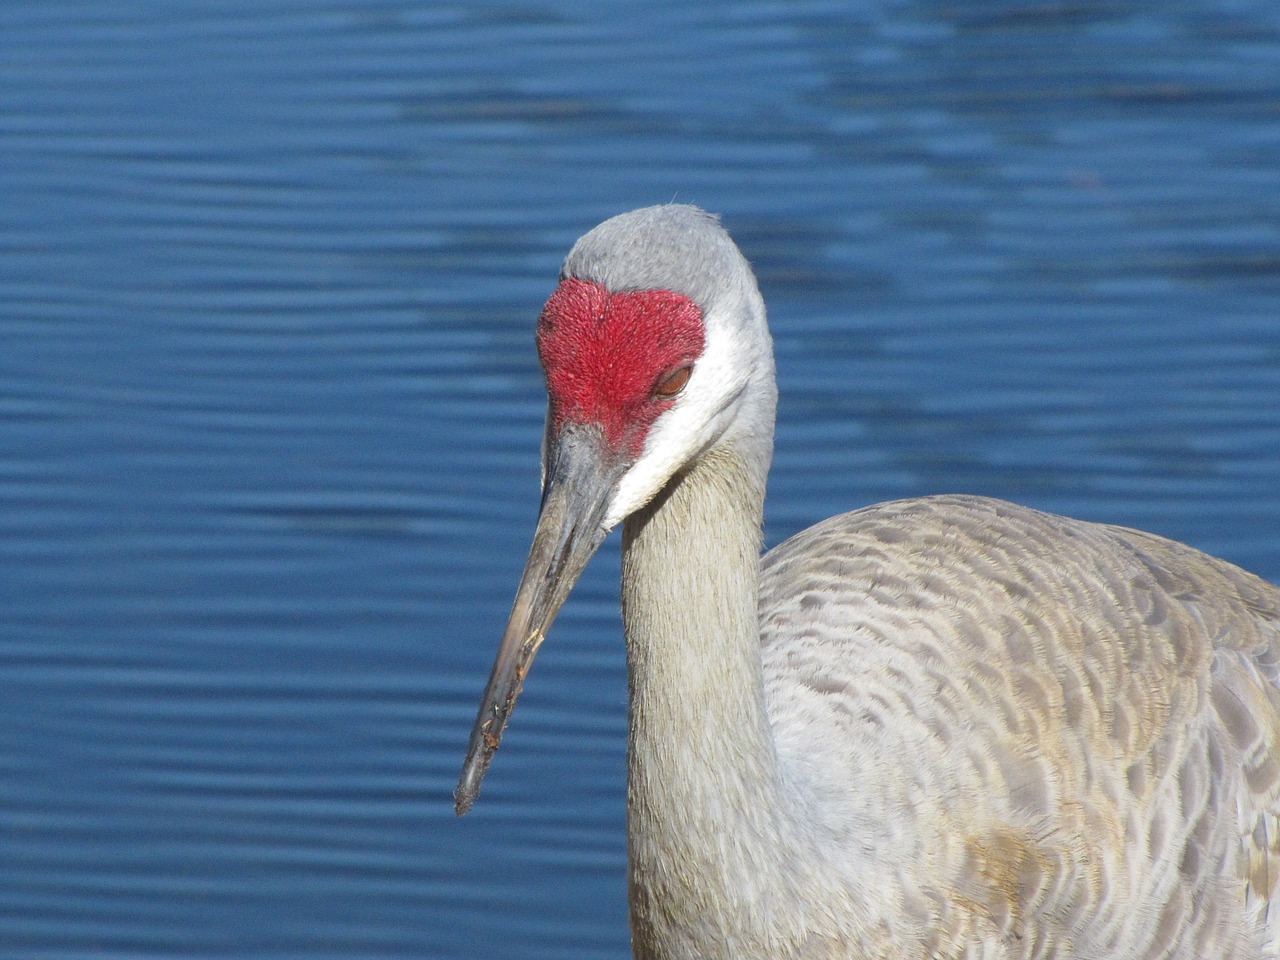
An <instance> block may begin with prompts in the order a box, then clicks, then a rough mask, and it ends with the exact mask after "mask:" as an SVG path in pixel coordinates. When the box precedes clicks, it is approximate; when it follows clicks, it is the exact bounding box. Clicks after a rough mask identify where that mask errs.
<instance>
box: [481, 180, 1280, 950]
mask: <svg viewBox="0 0 1280 960" xmlns="http://www.w3.org/2000/svg"><path fill="white" fill-rule="evenodd" d="M537 345H538V351H539V354H540V356H541V360H542V364H543V367H544V369H545V371H546V379H547V386H548V392H549V397H550V402H549V406H548V414H547V426H546V434H545V440H544V444H543V497H542V506H541V511H540V513H539V517H538V523H537V528H536V532H535V534H534V539H533V546H532V549H531V551H530V554H529V559H528V563H527V565H526V567H525V570H524V574H523V577H522V578H521V581H520V586H519V589H518V591H517V594H516V599H515V603H514V606H513V609H512V612H511V619H510V623H509V625H508V626H507V629H506V632H505V634H504V635H503V638H502V642H501V646H500V649H499V651H498V655H497V660H496V662H495V664H494V667H493V673H492V675H491V676H490V678H489V685H488V688H487V689H486V691H485V694H484V699H483V702H482V704H481V707H480V712H479V716H478V717H477V720H476V726H475V729H474V731H473V733H472V737H471V743H470V748H469V752H468V754H467V759H466V763H465V765H464V767H463V773H462V779H461V781H460V783H459V786H458V791H457V794H456V803H457V811H458V813H459V814H461V813H464V812H465V811H466V810H467V809H468V808H469V807H470V805H471V803H472V801H473V800H474V799H475V796H476V794H477V791H478V789H479V785H480V780H481V778H482V777H483V775H484V771H485V769H486V768H487V766H488V764H489V760H490V759H491V757H492V754H493V752H494V750H495V749H497V746H498V740H499V738H500V736H501V734H502V731H503V728H504V727H505V724H506V721H507V716H508V714H509V712H510V710H511V707H512V704H513V703H514V701H515V698H516V695H517V694H518V692H519V689H520V686H521V683H522V681H523V679H524V677H525V673H526V671H527V669H528V667H529V664H530V662H531V660H532V658H533V655H534V652H535V651H536V650H537V648H538V645H539V644H540V643H541V642H542V639H543V636H544V634H545V633H546V631H547V628H548V627H549V626H550V624H551V621H552V619H553V618H554V616H555V614H556V611H557V610H558V609H559V607H560V605H561V604H562V602H563V601H564V599H565V597H566V595H567V594H568V592H569V590H570V588H571V587H572V586H573V584H574V582H575V581H576V579H577V577H578V575H579V573H580V572H581V570H582V568H583V566H584V565H585V564H586V562H587V560H588V559H589V558H590V556H591V555H592V553H593V552H594V551H595V549H596V547H597V546H598V545H599V544H600V542H601V540H602V539H603V538H604V537H605V535H606V533H607V532H608V531H609V530H610V529H611V528H613V527H614V526H615V525H617V524H618V523H620V522H621V523H622V528H623V529H622V537H623V562H622V611H623V624H624V633H625V642H626V654H627V667H628V674H629V690H630V712H629V713H630V715H629V719H630V736H629V747H628V787H627V847H628V880H629V900H630V913H631V932H632V945H633V950H634V953H635V956H636V957H638V958H645V960H648V958H662V960H676V958H690V960H692V958H705V960H729V958H735V960H744V958H770V960H774V958H809V960H820V958H836V957H839V958H846V957H859V958H862V957H895V958H915V957H920V958H925V957H930V958H933V957H990V958H997V957H998V958H1014V957H1026V958H1032V957H1040V958H1066V957H1072V958H1121V960H1127V958H1156V957H1172V958H1199V960H1203V958H1246V957H1247V958H1258V957H1278V956H1280V904H1278V905H1277V910H1275V911H1271V910H1270V909H1269V905H1270V903H1271V900H1272V898H1273V896H1274V895H1275V892H1276V882H1277V878H1278V877H1280V849H1278V844H1280V827H1278V826H1277V814H1278V813H1280V751H1278V750H1277V746H1278V741H1280V676H1278V664H1280V589H1277V588H1276V587H1275V586H1272V585H1271V584H1269V583H1266V582H1264V581H1263V580H1260V579H1258V578H1257V577H1254V576H1253V575H1251V574H1249V573H1246V572H1244V571H1243V570H1240V569H1239V568H1237V567H1234V566H1232V565H1231V564H1229V563H1226V562H1224V561H1221V560H1217V559H1214V558H1213V557H1209V556H1206V555H1205V554H1203V553H1199V552H1197V551H1196V550H1193V549H1191V548H1190V547H1187V546H1184V545H1182V544H1179V543H1175V542H1173V541H1170V540H1165V539H1162V538H1160V537H1157V536H1153V535H1151V534H1146V533H1140V532H1137V531H1134V530H1128V529H1123V528H1119V527H1114V526H1103V525H1098V524H1093V523H1085V522H1081V521H1076V520H1069V519H1066V518H1063V517H1057V516H1052V515H1049V514H1045V513H1040V512H1037V511H1034V510H1030V509H1027V508H1024V507H1019V506H1015V505H1013V504H1010V503H1005V502H1002V501H999V500H991V499H984V498H979V497H969V496H938V497H928V498H922V499H915V500H904V501H900V502H896V503H886V504H881V505H878V506H872V507H868V508H866V509H862V510H856V511H854V512H852V513H847V514H843V515H841V516H837V517H833V518H831V519H829V520H826V521H824V522H822V523H819V524H818V525H816V526H814V527H811V528H810V529H808V530H805V531H803V532H802V533H799V534H797V535H796V536H794V537H792V538H791V539H790V540H787V541H786V542H785V543H783V544H781V545H780V546H778V547H777V548H775V549H774V550H771V551H770V552H769V553H768V554H767V555H766V556H765V557H764V558H763V559H762V558H761V557H760V542H761V517H762V510H763V503H764V490H765V474H766V472H767V470H768V465H769V460H770V456H771V453H772V446H773V422H774V405H775V398H776V394H775V386H774V369H773V356H772V345H771V341H770V337H769V332H768V328H767V326H766V323H765V308H764V303H763V301H762V299H761V297H760V293H759V290H758V289H757V286H756V282H755V278H754V276H753V274H752V272H751V269H750V267H749V266H748V264H747V262H746V260H745V259H744V258H743V257H742V255H741V253H740V252H739V251H738V248H737V247H736V246H735V245H734V243H733V241H732V240H731V239H730V238H729V236H728V234H727V233H726V232H725V231H724V230H723V229H722V228H721V227H720V225H719V224H718V222H717V221H716V219H715V218H714V217H712V216H710V215H708V214H706V213H704V212H702V211H701V210H698V209H697V208H694V207H689V206H681V205H668V206H659V207H649V208H646V209H642V210H636V211H633V212H631V213H626V214H622V215H621V216H617V217H614V218H612V219H610V220H607V221H605V222H604V223H602V224H600V225H599V226H598V227H596V228H595V229H593V230H591V231H590V232H589V233H587V234H586V235H585V236H583V237H582V238H581V239H580V240H578V242H577V244H575V246H574V247H573V249H572V251H571V252H570V253H569V256H568V258H567V259H566V260H565V263H564V267H563V269H562V271H561V275H560V284H559V286H558V288H557V289H556V290H555V292H554V293H553V294H552V295H551V298H550V300H549V301H548V302H547V304H546V307H545V308H544V309H543V311H542V315H541V317H540V319H539V321H538V328H537Z"/></svg>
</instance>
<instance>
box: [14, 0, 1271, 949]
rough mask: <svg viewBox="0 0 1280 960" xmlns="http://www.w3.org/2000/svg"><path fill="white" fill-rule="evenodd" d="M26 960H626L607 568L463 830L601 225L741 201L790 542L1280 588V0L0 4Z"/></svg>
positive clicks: (772, 510) (549, 660)
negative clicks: (545, 338)
mask: <svg viewBox="0 0 1280 960" xmlns="http://www.w3.org/2000/svg"><path fill="white" fill-rule="evenodd" d="M0 68H2V70H3V73H2V75H3V78H4V82H3V83H2V84H0V305H2V306H0V957H3V958H5V960H8V958H32V960H59V958H90V957H92V958H140V957H155V958H160V957H228V958H273V960H276V958H308V960H313V958H314V960H323V958H330V957H331V958H353V957H378V958H391V957H405V958H410V957H412V958H442V960H447V958H475V957H486V958H489V957H492V958H504V957H510V958H582V960H585V958H621V957H624V956H626V955H627V932H626V906H625V879H624V863H625V852H624V835H623V790H624V771H623V751H624V740H625V708H626V703H625V676H624V668H623V663H622V648H621V642H620V638H619V621H618V613H617V586H616V583H617V576H618V570H617V544H616V540H614V541H611V542H610V543H609V544H607V545H606V547H605V549H604V550H603V551H602V554H601V555H600V556H599V557H597V559H596V561H595V562H594V563H593V565H592V567H591V568H590V569H589V570H588V572H587V574H586V576H585V577H584V578H583V580H582V582H581V584H580V585H579V587H578V589H577V591H576V593H575V595H574V597H573V598H572V599H571V601H570V602H569V604H568V606H567V608H566V609H565V612H564V613H563V614H562V615H561V617H560V618H559V620H558V621H557V623H556V626H555V630H554V631H553V634H552V636H551V638H550V639H549V640H548V642H547V644H546V646H545V648H544V650H543V652H542V654H541V655H540V657H539V660H538V664H537V667H536V669H535V671H534V673H533V676H532V677H531V679H530V682H529V685H528V689H527V690H526V692H525V694H524V696H523V698H522V700H521V705H520V709H519V711H518V712H517V714H516V716H515V719H514V721H513V724H512V727H511V730H510V731H509V734H508V736H507V739H506V741H505V743H504V746H503V749H502V751H501V752H500V753H499V755H498V757H497V758H496V762H495V765H494V768H493V770H492V772H491V774H490V776H489V778H488V780H487V782H486V788H485V792H484V795H483V796H482V798H481V800H480V801H479V803H478V804H477V806H476V808H475V810H474V811H473V813H472V814H471V815H469V816H468V817H467V818H465V819H463V820H456V819H455V818H454V816H453V812H452V809H451V800H450V794H451V791H452V789H453V784H454V779H455V777H456V775H457V771H458V767H459V764H460V762H461V756H462V750H463V748H464V745H465V742H466V738H467V734H468V731H469V727H470V724H471V721H472V719H473V718H474V711H475V707H476V702H477V697H478V694H479V692H480V688H481V686H482V685H483V682H484V680H485V678H486V676H487V672H488V668H489V663H490V660H491V657H492V654H493V650H494V646H495V644H496V641H497V637H498V634H499V632H500V630H501V628H502V625H503V622H504V618H505V615H506V613H507V609H508V606H509V603H510V599H511V594H512V591H513V589H514V586H515V581H516V578H517V576H518V573H519V569H520V567H521V565H522V563H523V558H524V551H525V548H526V546H527V538H528V536H529V534H530V532H531V528H532V521H533V516H534V511H535V509H536V504H537V498H538V489H537V487H538V465H537V451H538V444H539V439H540V434H541V422H542V413H543V397H542V392H541V379H540V374H539V371H538V369H537V366H536V359H535V356H534V352H533V349H532V335H531V334H532V323H533V320H534V318H535V317H536V315H537V311H538V309H539V307H540V305H541V303H542V301H543V299H544V298H545V297H546V295H547V293H548V292H549V291H550V290H551V289H552V287H553V285H554V278H555V271H556V268H557V266H558V264H559V261H560V259H561V257H562V256H563V255H564V253H565V251H566V250H567V249H568V246H569V244H570V243H571V242H572V241H573V239H574V238H575V237H576V236H577V235H578V234H580V233H581V232H583V231H584V230H586V229H587V228H589V227H590V226H592V225H594V224H595V223H596V222H597V221H599V220H600V219H603V218H604V217H606V216H609V215H611V214H613V213H617V212H620V211H622V210H626V209H629V208H631V207H634V206H638V205H642V204H647V203H654V202H662V201H667V200H670V199H672V198H676V199H679V200H682V201H688V202H695V203H699V204H701V205H703V206H705V207H707V208H709V209H712V210H716V211H719V212H721V213H722V214H723V215H724V220H725V223H726V225H727V226H728V227H729V228H730V230H731V231H732V233H733V234H734V235H735V236H736V238H737V239H738V241H739V242H740V244H741V246H742V248H743V249H744V251H745V252H746V254H747V256H748V257H749V258H750V259H751V260H752V261H753V263H754V264H755V266H756V268H757V271H758V273H759V276H760V280H761V284H762V288H763V290H764V293H765V296H766V299H767V300H768V302H769V304H770V310H771V322H772V326H773V330H774V334H775V339H776V344H777V351H778V364H779V380H780V387H781V390H782V401H781V407H780V416H779V435H778V446H777V457H776V463H775V470H774V473H773V477H772V481H771V489H770V504H769V508H768V509H769V519H768V526H767V531H766V533H767V537H768V540H769V541H770V542H771V543H774V542H777V541H778V540H780V539H781V538H783V537H784V536H786V535H787V534H789V533H791V532H793V531H795V530H797V529H800V528H801V527H804V526H807V525H808V524H809V523H812V522H813V521H815V520H817V519H820V518H822V517H825V516H828V515H829V514H832V513H835V512H839V511H841V510H845V509H849V508H852V507H855V506H858V505H861V504H865V503H869V502H873V501H876V500H881V499H888V498H896V497H901V496H910V495H916V494H924V493H935V492H942V491H967V492H977V493H986V494H993V495H997V496H1002V497H1008V498H1010V499H1014V500H1018V501H1020V502H1024V503H1029V504H1032V505H1035V506H1039V507H1043V508H1047V509H1051V510H1056V511H1060V512H1065V513H1070V514H1073V515H1076V516H1081V517H1087V518H1092V519H1099V520H1106V521H1113V522H1119V523H1124V524H1127V525H1132V526H1139V527H1143V528H1147V529H1151V530H1155V531H1157V532H1160V533H1163V534H1166V535H1169V536H1173V537H1176V538H1178V539H1183V540H1186V541H1188V542H1190V543H1193V544H1195V545H1196V546H1199V547H1201V548H1203V549H1207V550H1209V551H1211V552H1214V553H1217V554H1219V555H1221V556H1224V557H1227V558H1228V559H1231V560H1233V561H1235V562H1238V563H1241V564H1243V565H1245V566H1247V567H1249V568H1251V569H1253V570H1255V571H1256V572H1258V573H1260V574H1262V575H1263V576H1266V577H1268V578H1270V579H1273V580H1280V402H1278V398H1280V109H1278V108H1277V104H1278V103H1280V7H1277V5H1276V4H1275V3H1274V2H1272V0H1253V2H1248V0H1241V2H1232V3H1228V2H1219V3H1211V2H1205V0H1201V2H1197V0H1180V2H1171V3H1167V4H1163V5H1151V4H1144V3H1136V2H1119V0H1091V2H1085V3H1075V4H1056V3H1037V2H1032V0H1026V2H1013V0H1008V2H1005V0H967V2H966V0H959V2H955V0H952V2H947V3H938V2H924V0H895V2H887V0H885V2H868V3H861V4H857V5H856V6H855V5H850V4H844V3H834V2H803V0H801V2H786V3H783V2H773V3H728V2H716V3H703V4H689V3H677V2H648V3H637V4H626V3H586V2H579V3H566V2H558V3H555V4H550V3H541V2H537V0H535V2H532V3H530V2H520V3H516V2H497V0H495V2H485V3H477V2H468V3H458V4H455V5H451V6H447V5H441V4H437V3H434V2H416V3H415V2H409V0H385V2H383V0H376V2H375V0H370V2H357V0H348V2H344V3H337V2H329V0H315V2H292V0H290V2H285V0H274V2H272V0H266V2H264V0H222V2H209V0H201V2H197V0H185V2H178V0H171V2H165V0H139V2H128V3H122V2H119V0H111V2H108V0H80V2H71V0H68V2H60V3H45V2H38V0H16V2H8V3H5V4H4V5H3V6H0Z"/></svg>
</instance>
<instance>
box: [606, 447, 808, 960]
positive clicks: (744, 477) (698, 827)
mask: <svg viewBox="0 0 1280 960" xmlns="http://www.w3.org/2000/svg"><path fill="white" fill-rule="evenodd" d="M753 466H754V465H753V464H750V463H749V462H744V459H743V458H741V457H739V456H737V455H735V454H734V453H733V452H723V451H722V450H716V451H713V452H711V453H710V454H708V455H706V456H704V457H703V458H701V459H700V460H699V461H698V462H697V463H695V464H694V466H693V467H692V468H691V469H690V470H689V471H688V472H687V473H685V474H683V475H681V476H679V477H678V478H677V479H676V480H674V481H672V483H671V484H669V485H668V487H667V488H666V489H665V490H664V491H663V492H662V493H661V494H659V496H658V497H657V498H656V499H655V500H654V501H653V502H652V503H650V504H649V505H648V506H647V507H645V508H644V509H642V510H640V511H638V512H637V513H635V514H634V515H633V516H631V517H630V518H628V519H627V521H626V522H625V525H624V527H623V555H622V571H623V576H622V583H623V586H622V616H623V627H624V631H625V633H626V642H627V667H628V672H629V677H630V696H631V709H630V713H631V716H630V721H631V723H630V729H631V738H630V748H629V754H628V764H629V769H628V795H627V820H628V824H627V826H628V837H629V850H628V853H629V867H630V875H629V880H630V900H631V917H632V938H633V942H634V949H635V951H636V956H637V957H664V958H666V957H674V956H680V955H684V954H683V952H682V951H689V950H690V949H691V941H692V942H693V943H698V942H705V947H703V948H699V949H694V950H693V953H692V954H691V955H701V956H707V957H710V956H721V955H728V954H726V953H725V952H724V951H726V950H729V949H731V947H730V945H731V944H732V943H733V942H735V941H739V942H741V941H743V940H744V939H747V934H746V931H743V930H740V929H738V930H735V928H736V927H740V926H741V924H742V923H743V920H744V918H747V917H751V916H752V915H753V914H756V915H758V913H759V911H758V909H753V907H756V906H757V905H758V904H759V903H760V902H761V900H762V899H763V900H768V899H770V898H771V894H770V893H769V891H768V890H766V889H762V888H768V887H770V886H772V885H774V884H777V883H780V882H783V877H782V874H783V873H784V872H785V865H784V864H783V863H781V862H777V861H776V859H775V862H772V863H766V862H762V859H768V858H769V857H773V858H779V857H781V856H783V855H784V853H785V851H786V850H787V849H788V843H789V838H788V837H787V836H786V830H785V824H786V823H787V822H788V814H787V811H788V803H787V801H786V798H785V797H784V795H783V793H784V792H783V790H782V787H781V784H780V781H779V774H778V766H777V757H776V754H775V750H774V744H773V739H772V735H771V733H770V728H769V722H768V717H767V715H766V712H765V706H764V690H763V680H762V674H761V660H760V633H759V622H758V613H757V595H758V579H759V567H760V536H761V534H760V523H761V513H762V509H763V500H764V483H763V469H760V468H758V467H756V468H755V469H753ZM726 891H731V892H737V893H740V895H741V897H742V902H741V903H738V904H734V903H731V902H728V900H727V898H726ZM750 939H756V936H752V937H750ZM713 945H714V946H713Z"/></svg>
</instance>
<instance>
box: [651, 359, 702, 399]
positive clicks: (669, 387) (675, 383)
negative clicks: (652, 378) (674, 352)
mask: <svg viewBox="0 0 1280 960" xmlns="http://www.w3.org/2000/svg"><path fill="white" fill-rule="evenodd" d="M692 373H693V367H680V368H679V369H678V370H673V371H671V373H669V374H667V375H666V376H665V377H663V378H662V379H661V380H659V381H658V384H657V386H655V387H654V388H653V395H654V396H655V397H657V398H658V399H660V400H670V399H671V398H672V397H675V396H678V395H679V393H680V391H681V390H683V389H684V385H685V384H686V383H688V382H689V376H690V374H692Z"/></svg>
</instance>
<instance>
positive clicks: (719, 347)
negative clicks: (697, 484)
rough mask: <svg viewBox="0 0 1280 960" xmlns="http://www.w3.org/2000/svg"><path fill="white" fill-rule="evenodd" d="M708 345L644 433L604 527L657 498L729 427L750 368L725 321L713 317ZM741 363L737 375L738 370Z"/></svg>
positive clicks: (616, 522)
mask: <svg viewBox="0 0 1280 960" xmlns="http://www.w3.org/2000/svg"><path fill="white" fill-rule="evenodd" d="M707 326H708V336H707V344H706V348H705V349H704V350H703V353H702V356H701V357H699V358H698V360H697V361H696V362H695V363H694V365H693V376H691V377H690V378H689V383H688V384H687V385H686V386H685V388H684V392H683V393H681V394H680V396H679V398H678V399H677V400H676V402H675V405H674V406H673V407H672V408H671V409H670V410H668V411H667V412H666V413H664V414H663V415H662V416H660V417H658V419H657V420H655V421H654V423H653V426H651V427H650V428H649V434H648V436H647V437H646V438H645V443H644V449H643V450H642V451H641V452H640V457H639V458H638V459H637V460H636V462H635V463H634V464H632V466H631V468H630V469H629V470H627V472H626V473H624V474H623V475H622V479H621V480H620V481H619V482H618V488H617V491H616V492H615V493H614V496H613V499H612V501H611V502H610V503H609V508H608V510H607V511H606V513H605V518H604V522H603V526H604V529H606V530H611V529H612V528H613V527H615V526H616V525H617V524H618V523H619V522H620V521H621V520H622V519H623V518H625V517H626V516H628V515H629V514H632V513H634V512H635V511H636V510H639V509H640V508H641V507H643V506H644V505H645V504H646V503H648V502H649V501H650V500H652V499H653V498H654V496H656V495H657V493H658V491H660V490H661V489H662V488H663V487H664V486H665V485H666V483H667V481H668V480H670V479H671V477H672V475H674V474H675V473H676V471H677V470H679V469H680V468H681V467H683V466H684V465H685V464H686V463H688V462H689V461H690V460H691V459H692V458H693V457H694V455H696V454H698V453H700V452H701V451H702V450H704V449H705V448H706V447H707V446H708V445H709V444H711V443H712V442H714V441H715V440H716V438H718V437H719V436H720V434H721V433H723V432H724V429H725V427H726V426H727V424H728V422H729V420H730V419H731V418H732V414H733V408H734V401H735V400H736V399H737V398H738V397H739V396H740V395H741V393H742V391H743V389H744V388H745V387H746V385H747V379H748V376H749V374H750V370H749V369H741V368H739V366H738V365H737V364H735V363H733V360H732V356H733V353H734V347H735V344H734V343H733V338H732V337H731V336H729V335H728V334H727V333H725V332H724V330H723V327H719V332H718V333H717V332H716V330H717V327H718V326H719V325H713V324H712V323H711V322H708V324H707ZM735 369H737V375H736V376H735V375H733V374H734V371H735Z"/></svg>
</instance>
